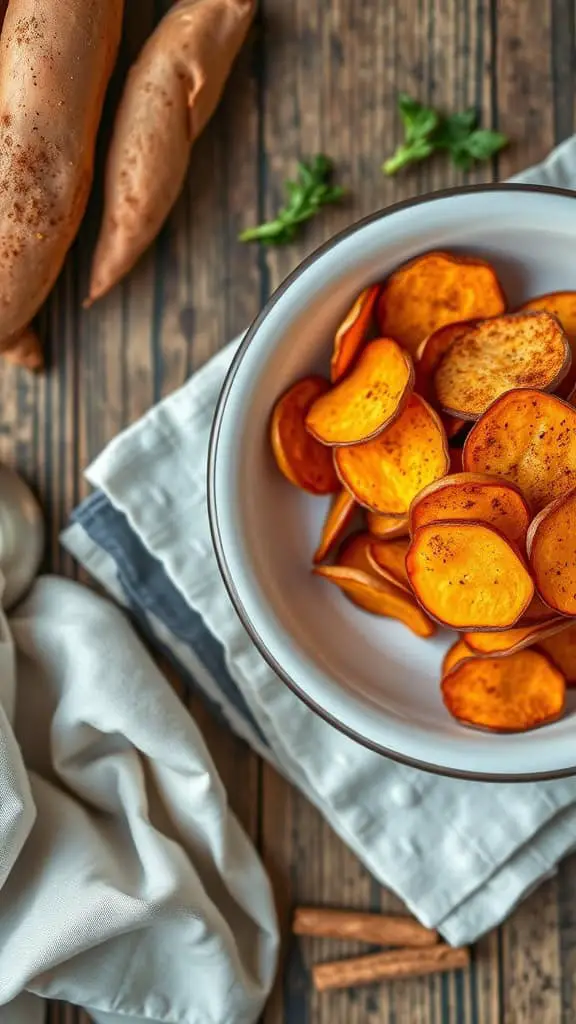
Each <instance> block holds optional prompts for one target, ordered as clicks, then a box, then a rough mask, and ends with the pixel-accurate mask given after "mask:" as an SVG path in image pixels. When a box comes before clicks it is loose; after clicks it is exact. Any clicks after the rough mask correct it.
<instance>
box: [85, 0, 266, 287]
mask: <svg viewBox="0 0 576 1024" xmlns="http://www.w3.org/2000/svg"><path fill="white" fill-rule="evenodd" d="M255 9H256V2H255V0H180V2H179V3H176V4H175V5H174V6H173V7H172V8H171V9H170V10H169V11H168V13H167V14H166V15H165V17H164V18H163V20H162V21H161V22H160V24H159V25H158V27H157V29H156V31H155V32H154V33H153V34H152V35H151V36H150V38H149V39H148V41H147V43H146V44H145V46H144V48H143V50H142V53H141V54H140V56H139V58H138V60H137V61H136V63H135V64H134V66H133V68H132V69H131V71H130V74H129V75H128V80H127V82H126V87H125V89H124V95H123V97H122V100H121V102H120V106H119V108H118V113H117V115H116V122H115V125H114V133H113V136H112V143H111V146H110V152H109V154H108V161H107V166H106V185H105V204H104V217H103V222H102V228H101V231H100V237H99V239H98V244H97V246H96V252H95V254H94V261H93V264H92V274H91V279H90V292H89V296H88V303H90V302H93V301H94V300H96V299H99V298H100V297H101V296H102V295H105V294H106V292H108V291H109V290H110V288H112V287H113V285H115V284H116V283H117V281H119V280H120V278H122V277H123V276H124V274H126V273H127V272H128V271H129V270H131V268H132V267H133V266H134V264H135V263H136V261H137V260H138V259H139V257H140V256H141V255H142V253H143V252H144V250H145V249H146V248H147V247H148V245H149V244H150V242H152V241H153V239H154V238H155V237H156V235H157V234H158V231H159V230H160V228H161V226H162V224H163V223H164V221H165V219H166V217H167V216H168V213H169V212H170V210H171V209H172V206H173V205H174V203H175V201H176V198H177V196H178V194H179V192H180V190H181V188H182V185H183V183H184V177H185V175H186V170H187V168H188V161H189V159H190V150H191V148H192V145H193V143H194V141H195V140H196V139H197V138H198V136H199V135H200V133H201V132H202V131H203V129H204V127H205V126H206V124H207V122H208V121H209V120H210V118H211V117H212V114H213V113H214V111H215V109H216V107H217V105H218V102H219V100H220V97H221V95H222V91H223V89H224V85H225V83H226V79H227V78H228V75H229V73H230V69H231V67H232V64H233V62H234V59H235V57H236V55H237V53H238V51H239V49H240V47H241V46H242V43H243V42H244V39H245V36H246V33H247V32H248V29H249V27H250V23H251V21H252V18H253V16H254V11H255Z"/></svg>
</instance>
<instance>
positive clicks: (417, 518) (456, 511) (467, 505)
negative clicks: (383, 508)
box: [409, 473, 531, 547]
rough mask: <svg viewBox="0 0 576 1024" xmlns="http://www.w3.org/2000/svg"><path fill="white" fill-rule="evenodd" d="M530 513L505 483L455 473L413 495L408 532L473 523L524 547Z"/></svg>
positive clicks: (509, 484) (495, 479)
mask: <svg viewBox="0 0 576 1024" xmlns="http://www.w3.org/2000/svg"><path fill="white" fill-rule="evenodd" d="M530 518H531V516H530V510H529V508H528V505H527V504H526V501H525V500H524V498H523V497H522V494H521V492H520V491H519V490H518V488H517V487H516V486H515V485H514V484H511V483H510V482H509V481H508V480H500V479H498V477H492V476H484V475H482V474H481V473H456V474H454V475H452V476H445V477H444V478H443V479H442V480H436V481H435V482H434V483H433V484H429V485H428V487H425V488H424V490H423V491H420V494H418V495H416V497H415V498H414V501H413V502H412V505H411V506H410V515H409V522H410V532H411V533H414V531H415V530H417V529H418V527H420V526H424V525H425V524H426V523H440V522H442V521H443V520H445V519H451V520H457V521H459V522H460V521H461V520H464V519H465V520H468V519H472V520H476V521H477V522H481V523H488V525H490V526H495V527H496V529H497V530H499V531H500V533H503V534H504V536H505V537H507V538H508V540H511V541H512V542H513V543H514V544H517V545H518V546H519V547H523V546H524V542H525V540H526V533H527V530H528V526H529V523H530Z"/></svg>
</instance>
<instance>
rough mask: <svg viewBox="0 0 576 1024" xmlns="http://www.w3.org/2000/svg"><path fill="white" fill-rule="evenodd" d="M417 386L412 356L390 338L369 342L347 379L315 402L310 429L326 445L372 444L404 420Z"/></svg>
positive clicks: (310, 413)
mask: <svg viewBox="0 0 576 1024" xmlns="http://www.w3.org/2000/svg"><path fill="white" fill-rule="evenodd" d="M413 385H414V368H413V366H412V360H411V359H410V356H409V355H408V353H407V352H404V350H403V349H402V348H400V345H398V344H397V343H396V342H395V341H393V340H392V339H391V338H378V339H377V340H376V341H370V342H368V344H367V345H366V347H365V348H364V350H363V352H362V353H361V354H360V356H359V358H358V361H357V363H356V364H355V366H354V367H353V369H352V370H351V371H350V373H349V374H348V376H346V377H344V378H343V380H341V381H339V383H338V384H335V385H334V387H333V388H331V389H330V391H328V392H327V393H326V394H325V395H322V396H321V397H320V398H318V400H317V401H316V402H314V403H313V404H312V406H311V407H310V409H309V410H308V414H307V416H306V429H307V430H309V431H310V433H311V434H312V436H313V437H315V438H316V440H317V441H320V442H321V443H322V444H326V445H342V444H346V445H348V444H359V443H361V442H363V441H367V440H369V439H371V438H373V437H376V436H377V435H378V434H380V433H381V432H382V431H383V430H384V429H385V428H386V427H388V426H389V425H390V424H391V423H393V422H394V420H395V419H397V418H398V416H400V414H401V412H402V410H403V408H404V406H405V405H406V402H407V401H408V399H409V397H410V393H411V391H412V387H413Z"/></svg>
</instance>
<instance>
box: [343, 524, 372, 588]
mask: <svg viewBox="0 0 576 1024" xmlns="http://www.w3.org/2000/svg"><path fill="white" fill-rule="evenodd" d="M372 539H373V538H372V537H371V536H370V534H369V533H366V531H365V530H356V532H355V533H351V534H350V536H349V537H347V538H346V540H345V541H344V542H343V544H342V545H341V547H340V550H339V552H338V557H337V559H336V562H337V564H338V565H344V566H346V567H347V568H348V569H361V570H362V572H364V573H367V574H368V576H372V577H373V578H374V579H375V580H378V573H377V572H376V570H375V569H374V566H373V565H372V562H371V561H370V558H369V557H368V552H369V551H370V545H371V544H372Z"/></svg>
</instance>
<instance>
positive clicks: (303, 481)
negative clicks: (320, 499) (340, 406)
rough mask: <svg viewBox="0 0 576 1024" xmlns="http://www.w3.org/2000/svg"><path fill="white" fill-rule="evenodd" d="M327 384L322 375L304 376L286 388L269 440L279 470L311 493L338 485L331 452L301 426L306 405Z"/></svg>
mask: <svg viewBox="0 0 576 1024" xmlns="http://www.w3.org/2000/svg"><path fill="white" fill-rule="evenodd" d="M329 387H330V385H329V384H328V381H326V380H324V378H323V377H304V378H303V379H302V380H299V381H296V383H295V384H293V385H292V387H290V388H288V391H286V392H285V393H284V394H283V395H282V397H281V398H279V399H278V401H277V402H276V405H275V406H274V411H273V413H272V419H271V421H270V441H271V443H272V451H273V452H274V456H275V458H276V462H277V464H278V468H279V470H280V471H281V472H282V473H283V474H284V476H285V477H286V479H287V480H289V481H290V483H292V484H295V485H296V487H300V488H302V490H304V491H309V492H310V493H311V494H332V493H333V492H334V491H338V490H339V489H340V483H339V481H338V477H337V476H336V471H335V469H334V462H333V460H332V453H331V451H330V450H329V449H328V448H325V447H324V446H323V445H321V444H319V443H318V441H315V440H314V438H313V437H310V434H309V433H308V431H307V430H306V428H305V426H304V419H305V417H306V413H307V412H308V409H309V408H310V406H311V405H312V403H313V402H314V401H315V400H316V399H317V398H318V396H319V395H323V394H325V392H327V391H328V389H329Z"/></svg>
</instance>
